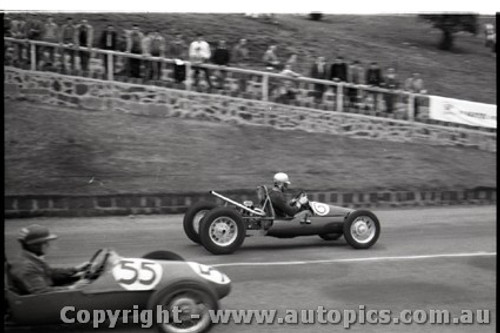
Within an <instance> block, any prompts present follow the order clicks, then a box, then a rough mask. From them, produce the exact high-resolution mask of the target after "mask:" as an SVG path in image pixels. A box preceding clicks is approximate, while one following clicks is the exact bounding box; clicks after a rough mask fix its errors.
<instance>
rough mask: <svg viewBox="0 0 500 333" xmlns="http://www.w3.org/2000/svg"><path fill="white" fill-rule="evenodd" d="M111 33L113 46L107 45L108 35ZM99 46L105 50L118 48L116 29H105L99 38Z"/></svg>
mask: <svg viewBox="0 0 500 333" xmlns="http://www.w3.org/2000/svg"><path fill="white" fill-rule="evenodd" d="M109 34H111V46H106V40H107V38H108V35H109ZM99 47H100V48H101V49H103V50H118V34H117V32H116V31H104V32H103V33H102V34H101V39H100V40H99Z"/></svg>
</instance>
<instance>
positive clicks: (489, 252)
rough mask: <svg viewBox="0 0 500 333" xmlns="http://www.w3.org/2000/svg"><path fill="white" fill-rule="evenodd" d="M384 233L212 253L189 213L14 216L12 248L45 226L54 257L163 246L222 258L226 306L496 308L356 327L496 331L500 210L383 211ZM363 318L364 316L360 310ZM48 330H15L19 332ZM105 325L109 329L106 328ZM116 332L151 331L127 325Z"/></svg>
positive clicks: (317, 327) (275, 328)
mask: <svg viewBox="0 0 500 333" xmlns="http://www.w3.org/2000/svg"><path fill="white" fill-rule="evenodd" d="M375 214H377V216H378V217H379V219H380V221H381V226H382V232H381V236H380V238H379V240H378V242H377V244H375V245H374V246H373V247H372V248H371V249H369V250H354V249H353V248H351V247H350V246H349V245H347V243H346V242H345V240H344V239H343V238H341V239H340V240H338V241H324V240H322V239H320V238H319V237H316V236H310V237H298V238H294V239H275V238H271V237H264V238H258V237H252V238H247V239H246V240H245V242H244V244H243V247H242V248H241V249H240V250H238V251H237V252H236V253H234V254H232V255H227V256H213V255H211V254H210V253H208V252H207V251H206V250H205V249H204V248H203V247H201V246H198V245H195V244H193V243H191V242H190V241H189V240H188V239H187V237H185V235H184V232H183V230H182V216H181V215H168V216H166V215H162V216H159V215H155V216H128V217H95V218H37V219H12V220H6V221H5V250H6V255H7V257H8V258H9V259H12V258H15V255H16V253H17V251H18V248H19V246H18V243H17V241H16V236H17V232H18V230H19V229H20V228H22V227H24V226H27V225H29V224H32V223H38V224H43V225H46V226H48V227H50V229H51V230H52V231H53V232H54V233H57V234H58V235H59V236H60V238H59V239H58V240H57V241H55V242H54V246H53V247H52V249H51V253H49V255H48V256H47V260H48V261H49V262H50V263H53V264H55V263H57V264H75V263H80V262H82V261H85V260H88V258H89V257H90V256H91V255H92V253H93V252H94V251H95V250H97V249H98V248H101V247H112V248H114V249H115V250H117V251H118V253H120V254H121V255H123V256H134V257H140V256H142V255H143V254H145V253H147V252H149V251H153V250H159V249H165V250H171V251H174V252H177V253H179V254H180V255H182V256H183V257H184V258H186V259H188V260H193V261H197V262H200V263H204V264H209V265H215V266H217V267H218V269H220V270H222V271H223V272H225V273H226V274H227V275H228V276H229V277H230V278H231V279H232V282H233V289H232V292H231V294H230V295H229V296H228V297H227V298H225V299H223V300H222V302H221V305H222V307H223V308H225V309H276V310H278V311H279V312H280V313H283V314H284V313H286V312H285V311H286V310H291V309H298V310H308V309H313V310H315V309H318V307H319V306H322V307H323V308H324V309H336V310H339V311H341V312H342V311H343V310H344V309H347V310H348V309H358V310H360V309H363V310H365V311H367V310H391V311H392V312H391V313H393V314H399V313H400V311H403V310H413V311H415V310H427V311H429V310H431V309H436V310H448V311H450V312H451V313H452V314H453V315H460V314H461V313H460V311H461V310H474V311H476V310H489V311H490V322H491V324H489V325H488V324H481V325H479V324H476V325H430V324H428V323H427V324H424V325H417V324H410V325H406V324H401V323H399V324H360V323H358V324H353V325H352V326H351V327H350V329H349V331H351V332H494V331H495V326H496V317H495V310H496V207H495V206H481V207H474V206H464V207H438V208H425V209H402V210H379V211H375ZM358 315H359V316H360V315H361V314H359V313H358ZM26 330H28V331H36V332H44V331H45V330H46V329H42V328H29V329H26V328H22V329H17V328H16V329H13V328H9V331H10V332H17V331H19V332H25V331H26ZM51 330H54V331H58V332H69V331H78V332H91V331H94V330H92V329H86V328H83V327H67V326H65V327H59V326H58V327H54V328H51ZM97 331H108V329H107V328H101V329H98V330H97ZM112 331H114V332H139V331H141V332H142V331H143V330H141V329H140V328H139V327H137V326H135V327H134V326H127V325H122V326H119V327H117V328H115V329H113V330H112ZM235 331H238V332H262V331H265V332H280V333H281V332H341V331H347V330H345V329H344V328H343V326H342V323H340V324H337V325H335V324H320V323H318V322H317V321H316V323H315V324H278V323H275V324H272V325H271V324H263V325H259V324H256V323H254V324H250V325H241V324H240V325H237V324H234V323H231V324H227V325H216V326H214V327H213V329H212V330H211V332H214V333H223V332H235Z"/></svg>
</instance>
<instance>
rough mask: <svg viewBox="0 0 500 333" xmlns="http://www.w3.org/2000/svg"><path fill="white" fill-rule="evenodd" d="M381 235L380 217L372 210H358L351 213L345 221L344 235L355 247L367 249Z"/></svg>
mask: <svg viewBox="0 0 500 333" xmlns="http://www.w3.org/2000/svg"><path fill="white" fill-rule="evenodd" d="M379 236H380V223H379V221H378V218H377V217H376V216H375V214H373V213H372V212H370V211H367V210H357V211H354V212H352V213H351V214H349V216H348V217H347V220H346V221H345V222H344V237H345V240H346V241H347V243H348V244H349V245H351V246H352V247H354V248H355V249H367V248H369V247H371V246H372V245H373V244H375V243H376V242H377V240H378V237H379Z"/></svg>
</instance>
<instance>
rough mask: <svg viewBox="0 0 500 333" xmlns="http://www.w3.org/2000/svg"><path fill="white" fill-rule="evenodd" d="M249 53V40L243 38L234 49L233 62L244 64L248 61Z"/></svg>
mask: <svg viewBox="0 0 500 333" xmlns="http://www.w3.org/2000/svg"><path fill="white" fill-rule="evenodd" d="M249 54H250V52H249V50H248V46H247V40H246V39H245V38H242V39H240V41H239V42H238V44H236V46H235V47H234V49H233V62H234V63H236V64H243V63H245V62H247V61H248V56H249Z"/></svg>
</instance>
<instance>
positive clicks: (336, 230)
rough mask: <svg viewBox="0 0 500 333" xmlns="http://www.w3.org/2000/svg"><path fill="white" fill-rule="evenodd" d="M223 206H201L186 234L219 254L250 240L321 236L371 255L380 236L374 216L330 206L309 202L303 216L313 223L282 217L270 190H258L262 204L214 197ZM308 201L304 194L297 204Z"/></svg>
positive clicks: (188, 219)
mask: <svg viewBox="0 0 500 333" xmlns="http://www.w3.org/2000/svg"><path fill="white" fill-rule="evenodd" d="M210 193H211V194H212V195H214V196H215V197H217V198H219V199H221V200H222V202H223V203H224V204H223V205H217V204H215V203H214V202H208V201H201V202H198V203H196V204H194V205H193V206H191V207H190V208H189V209H188V210H187V212H186V214H185V215H184V221H183V225H184V232H185V233H186V236H187V237H188V238H189V239H191V240H192V241H193V242H195V243H198V244H201V245H203V246H204V247H205V248H206V249H207V250H208V251H210V252H211V253H213V254H230V253H233V252H234V251H236V250H237V249H239V248H240V246H241V245H242V244H243V241H244V240H245V237H247V236H269V237H277V238H292V237H297V236H311V235H318V236H319V237H321V238H322V239H324V240H327V241H331V240H337V239H339V238H340V237H342V236H344V238H345V240H346V241H347V243H348V244H349V245H351V246H352V247H353V248H356V249H367V248H370V247H371V246H372V245H373V244H375V243H376V242H377V240H378V238H379V236H380V222H379V220H378V218H377V216H375V214H374V213H372V212H371V211H368V210H354V209H350V208H345V207H340V206H334V205H329V204H325V203H320V202H316V201H309V200H306V202H307V203H306V204H304V205H303V206H302V208H301V209H302V210H309V211H310V212H311V214H312V216H311V217H310V220H311V221H310V222H311V223H302V221H300V220H297V219H294V218H281V217H277V216H276V214H275V211H274V208H273V205H272V202H271V199H270V197H269V192H268V189H267V187H266V186H259V187H258V188H257V197H258V202H259V203H258V204H257V205H254V203H253V202H252V201H245V202H243V203H239V202H236V201H234V200H232V199H230V198H227V197H225V196H223V195H221V194H220V193H217V192H215V191H210ZM303 196H305V197H306V198H307V195H306V193H305V192H300V193H299V194H298V195H297V196H296V198H294V200H298V198H300V197H303Z"/></svg>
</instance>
